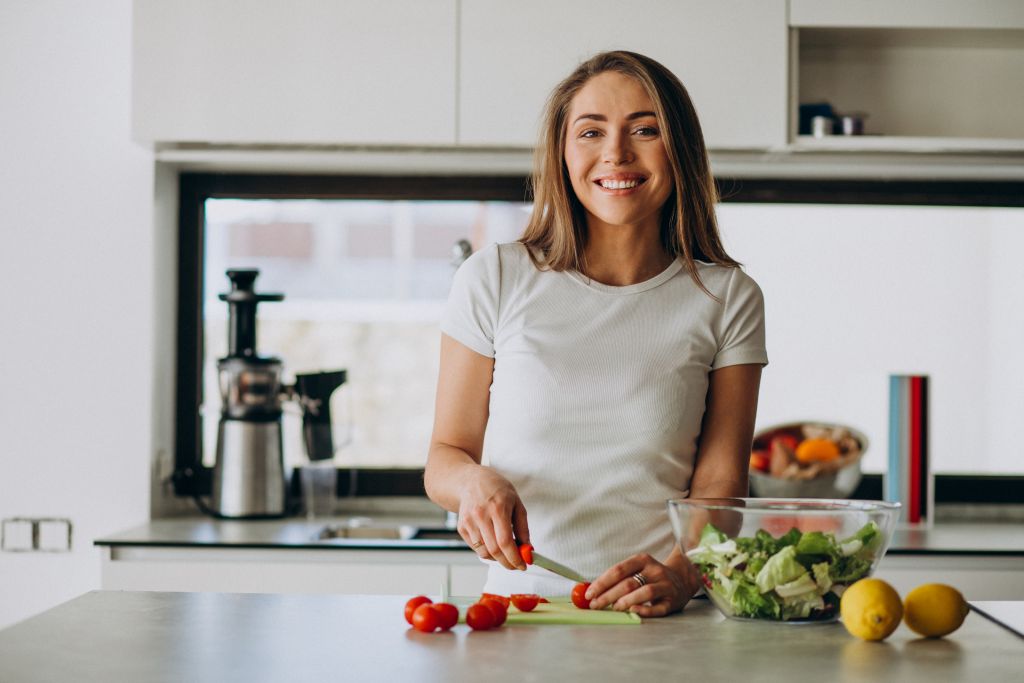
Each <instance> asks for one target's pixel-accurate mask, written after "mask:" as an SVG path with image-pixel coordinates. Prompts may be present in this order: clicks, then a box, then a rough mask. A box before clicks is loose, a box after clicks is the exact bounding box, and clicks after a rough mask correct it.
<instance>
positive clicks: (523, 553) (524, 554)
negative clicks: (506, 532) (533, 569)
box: [519, 543, 533, 565]
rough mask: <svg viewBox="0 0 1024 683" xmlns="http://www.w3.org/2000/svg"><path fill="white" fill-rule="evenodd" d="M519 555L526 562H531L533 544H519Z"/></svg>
mask: <svg viewBox="0 0 1024 683" xmlns="http://www.w3.org/2000/svg"><path fill="white" fill-rule="evenodd" d="M519 557H521V558H523V562H525V563H526V564H528V565H529V564H533V546H532V545H530V544H529V543H524V544H522V545H521V546H519Z"/></svg>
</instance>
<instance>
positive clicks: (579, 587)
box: [572, 583, 590, 609]
mask: <svg viewBox="0 0 1024 683" xmlns="http://www.w3.org/2000/svg"><path fill="white" fill-rule="evenodd" d="M588 588H590V584H589V583H577V584H576V585H575V586H573V587H572V604H574V605H576V606H577V607H579V608H580V609H590V600H587V598H586V592H587V589H588Z"/></svg>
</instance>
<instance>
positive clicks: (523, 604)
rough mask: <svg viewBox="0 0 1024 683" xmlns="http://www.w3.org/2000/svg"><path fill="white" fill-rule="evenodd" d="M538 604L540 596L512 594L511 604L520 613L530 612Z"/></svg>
mask: <svg viewBox="0 0 1024 683" xmlns="http://www.w3.org/2000/svg"><path fill="white" fill-rule="evenodd" d="M539 602H540V596H539V595H536V594H534V593H513V594H512V604H513V605H515V608H516V609H517V610H519V611H520V612H531V611H533V608H534V607H536V606H537V603H539Z"/></svg>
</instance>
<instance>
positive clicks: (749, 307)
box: [711, 268, 768, 370]
mask: <svg viewBox="0 0 1024 683" xmlns="http://www.w3.org/2000/svg"><path fill="white" fill-rule="evenodd" d="M723 303H724V307H725V309H724V311H723V314H722V326H721V328H720V330H719V342H718V352H717V353H716V354H715V359H714V361H713V362H712V364H711V368H712V369H713V370H717V369H718V368H724V367H726V366H728V365H741V364H746V363H757V364H760V365H767V364H768V351H767V349H766V347H765V332H764V295H763V294H762V293H761V288H760V287H758V286H757V283H756V282H754V280H753V278H751V277H750V276H749V275H747V274H746V273H744V272H743V271H742V270H740V269H739V268H734V269H733V272H732V276H731V278H730V282H729V288H728V291H727V293H726V296H725V301H724V302H723Z"/></svg>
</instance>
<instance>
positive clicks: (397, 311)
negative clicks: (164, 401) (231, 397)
mask: <svg viewBox="0 0 1024 683" xmlns="http://www.w3.org/2000/svg"><path fill="white" fill-rule="evenodd" d="M529 208H530V205H529V204H526V203H523V202H509V201H477V200H462V201H457V200H441V201H438V200H422V199H420V200H415V199H388V200H385V199H375V200H363V199H276V200H268V199H217V198H210V199H207V200H206V202H205V206H204V215H205V217H206V221H205V227H204V230H203V233H204V236H205V239H204V248H203V296H202V298H203V328H204V334H203V341H204V343H203V370H202V375H203V410H202V416H203V453H204V458H203V462H204V465H206V466H211V467H212V466H213V464H214V463H213V454H214V452H215V448H216V439H217V418H218V415H219V413H220V397H219V392H218V388H217V359H218V358H221V357H223V356H225V355H227V352H228V347H227V344H228V342H227V340H228V328H227V324H228V307H227V305H226V304H225V303H223V302H221V301H220V300H219V299H218V294H219V293H220V292H226V291H227V290H228V288H229V284H230V283H229V281H228V278H227V277H226V276H225V271H226V270H227V269H229V268H258V269H259V271H260V275H259V277H258V278H257V280H256V290H257V291H258V292H281V293H284V295H285V299H284V301H282V302H280V303H277V302H273V303H262V304H260V305H259V307H258V309H257V319H258V332H257V342H258V347H257V348H258V350H259V352H260V354H261V355H273V356H276V357H278V358H280V359H282V361H283V362H284V367H285V379H286V381H289V383H290V382H291V381H294V374H295V373H299V372H302V373H305V372H315V371H318V370H334V369H346V370H347V372H348V382H347V384H346V386H345V387H344V388H343V390H342V391H339V392H337V393H336V394H335V399H334V405H332V410H331V412H332V416H334V417H335V420H336V425H335V430H334V431H335V437H336V438H335V441H336V442H344V443H345V445H344V447H343V448H341V449H340V450H339V451H338V453H337V456H336V462H337V464H338V465H339V466H343V467H398V468H401V467H407V468H416V467H422V466H423V463H424V460H425V458H426V447H427V443H428V441H429V437H430V430H431V427H432V421H433V396H434V390H435V389H436V382H437V369H438V355H439V346H440V345H439V341H440V336H439V334H440V333H439V327H438V324H439V322H440V318H441V312H442V310H443V306H444V303H445V300H446V298H447V296H448V289H449V286H450V283H451V279H452V275H453V273H454V272H455V268H456V267H457V265H458V263H460V262H461V258H462V256H461V254H459V252H458V249H459V243H460V241H461V240H465V241H466V242H467V243H468V244H469V245H471V247H472V248H473V249H474V250H476V249H478V248H479V247H481V246H483V245H486V244H490V243H492V242H496V241H510V240H514V239H516V238H517V237H518V236H519V234H520V233H521V232H522V230H523V227H524V226H525V223H526V220H527V218H528V216H529V213H528V212H529ZM453 250H454V253H453ZM289 376H291V377H289ZM289 408H291V409H290V410H289ZM283 428H284V452H285V459H286V465H300V464H301V463H302V462H303V461H304V460H305V455H304V453H303V451H302V443H301V432H300V418H299V415H298V407H297V406H295V405H294V404H291V405H289V404H286V405H285V416H284V418H283Z"/></svg>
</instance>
